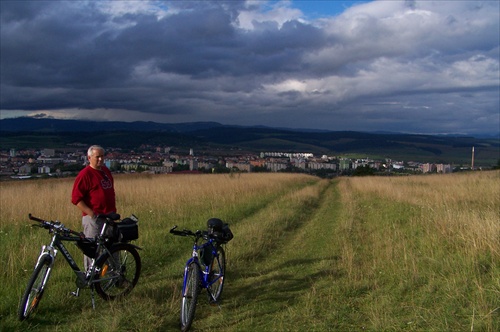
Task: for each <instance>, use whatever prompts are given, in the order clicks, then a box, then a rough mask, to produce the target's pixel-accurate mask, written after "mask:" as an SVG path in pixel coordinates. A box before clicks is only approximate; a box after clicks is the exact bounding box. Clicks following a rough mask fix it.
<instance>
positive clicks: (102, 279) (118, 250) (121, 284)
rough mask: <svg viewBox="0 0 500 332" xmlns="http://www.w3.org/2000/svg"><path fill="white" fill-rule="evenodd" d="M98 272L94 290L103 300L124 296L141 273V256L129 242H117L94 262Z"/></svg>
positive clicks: (133, 285)
mask: <svg viewBox="0 0 500 332" xmlns="http://www.w3.org/2000/svg"><path fill="white" fill-rule="evenodd" d="M96 266H97V269H98V271H99V274H98V275H97V276H96V284H95V290H96V292H97V294H99V296H100V297H102V298H103V299H104V300H106V301H108V300H114V299H116V298H118V297H121V296H125V295H127V294H128V293H130V291H132V289H133V288H134V287H135V285H136V284H137V281H138V280H139V276H140V274H141V257H140V256H139V253H138V252H137V250H136V249H135V248H134V247H133V246H132V245H130V244H125V243H121V244H117V245H115V246H113V247H112V248H111V249H110V251H109V253H108V252H106V253H104V254H103V255H102V256H101V257H99V258H98V259H97V262H96Z"/></svg>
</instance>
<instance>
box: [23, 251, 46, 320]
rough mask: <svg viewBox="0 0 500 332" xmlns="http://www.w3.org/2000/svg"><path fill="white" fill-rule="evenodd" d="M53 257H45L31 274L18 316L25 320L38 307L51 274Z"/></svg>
mask: <svg viewBox="0 0 500 332" xmlns="http://www.w3.org/2000/svg"><path fill="white" fill-rule="evenodd" d="M50 263H51V259H50V258H49V257H48V256H45V257H43V258H42V259H41V260H40V263H39V264H38V265H37V266H36V267H35V269H34V270H33V273H32V274H31V277H30V280H29V281H28V286H27V287H26V290H25V291H24V294H23V297H22V298H21V303H20V304H19V309H18V318H19V320H21V321H23V320H25V319H27V318H28V317H29V316H30V315H31V313H33V311H34V310H35V309H36V308H37V307H38V304H39V303H40V300H41V299H42V296H43V292H44V290H45V285H46V283H47V281H48V276H49V274H50Z"/></svg>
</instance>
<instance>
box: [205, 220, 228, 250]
mask: <svg viewBox="0 0 500 332" xmlns="http://www.w3.org/2000/svg"><path fill="white" fill-rule="evenodd" d="M207 228H208V234H209V235H210V236H211V237H212V238H213V239H214V240H215V241H216V242H217V243H220V244H225V243H228V242H229V241H231V240H232V239H233V237H234V235H233V232H231V229H230V228H229V224H227V223H225V222H223V221H222V220H220V219H218V218H211V219H208V221H207Z"/></svg>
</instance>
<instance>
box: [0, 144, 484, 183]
mask: <svg viewBox="0 0 500 332" xmlns="http://www.w3.org/2000/svg"><path fill="white" fill-rule="evenodd" d="M87 148H88V147H87V146H83V144H81V145H80V146H79V145H78V144H74V145H73V146H71V147H69V148H65V149H50V148H47V149H41V150H35V149H24V150H16V149H10V150H7V151H0V178H1V179H2V180H7V179H29V178H45V177H69V176H75V175H76V174H77V173H78V172H79V171H80V170H81V169H82V168H83V167H84V165H85V164H86V161H87V157H86V154H87ZM106 165H107V167H108V168H110V169H111V171H112V172H115V173H144V172H146V173H150V174H167V173H233V172H248V173H250V172H300V173H309V174H312V175H317V176H320V177H326V178H330V177H335V176H342V175H398V174H401V175H404V174H426V173H441V174H446V173H451V172H456V171H463V170H471V169H474V155H473V150H472V155H471V164H470V165H466V166H463V165H460V166H454V165H451V164H433V163H421V162H418V161H404V160H391V159H385V160H374V159H370V158H360V159H353V158H345V157H338V156H328V155H321V156H315V155H313V154H312V153H308V152H303V153H284V152H272V151H267V152H261V153H260V154H252V153H245V154H242V153H235V152H233V154H232V153H231V151H225V152H224V153H221V155H217V156H216V155H210V154H207V153H206V152H204V153H203V154H199V155H198V154H197V153H196V151H195V149H190V150H189V151H185V152H184V153H180V152H176V151H175V150H174V149H173V148H172V147H165V146H163V147H162V146H150V145H142V146H141V147H140V148H139V149H137V151H123V150H122V149H118V148H106Z"/></svg>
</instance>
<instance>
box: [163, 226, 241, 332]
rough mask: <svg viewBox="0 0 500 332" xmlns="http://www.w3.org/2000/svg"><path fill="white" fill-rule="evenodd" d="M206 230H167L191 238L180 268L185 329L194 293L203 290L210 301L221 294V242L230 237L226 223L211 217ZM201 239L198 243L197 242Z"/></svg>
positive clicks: (193, 306)
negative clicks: (189, 246)
mask: <svg viewBox="0 0 500 332" xmlns="http://www.w3.org/2000/svg"><path fill="white" fill-rule="evenodd" d="M207 225H208V231H200V230H197V231H195V232H193V231H191V230H187V229H184V230H182V231H179V230H176V228H177V226H174V227H173V228H172V229H171V230H170V233H172V234H174V235H179V236H190V237H192V238H193V239H194V243H193V251H192V256H191V258H189V259H188V261H187V262H186V266H185V268H184V281H183V284H182V302H181V330H182V331H187V330H189V328H190V327H191V324H192V323H193V320H194V314H195V310H196V303H197V301H198V294H199V293H200V290H201V289H202V288H204V289H206V290H207V293H208V300H209V302H210V303H213V304H217V303H218V302H219V300H220V298H221V295H222V289H223V287H224V280H225V273H226V253H225V251H224V248H223V247H222V245H223V244H225V243H227V242H228V241H230V240H231V239H232V238H233V234H232V232H231V230H230V229H229V226H228V225H227V224H225V223H223V222H222V220H220V219H216V218H212V219H209V220H208V222H207ZM200 239H203V240H204V242H203V243H202V244H198V242H199V240H200Z"/></svg>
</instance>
